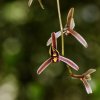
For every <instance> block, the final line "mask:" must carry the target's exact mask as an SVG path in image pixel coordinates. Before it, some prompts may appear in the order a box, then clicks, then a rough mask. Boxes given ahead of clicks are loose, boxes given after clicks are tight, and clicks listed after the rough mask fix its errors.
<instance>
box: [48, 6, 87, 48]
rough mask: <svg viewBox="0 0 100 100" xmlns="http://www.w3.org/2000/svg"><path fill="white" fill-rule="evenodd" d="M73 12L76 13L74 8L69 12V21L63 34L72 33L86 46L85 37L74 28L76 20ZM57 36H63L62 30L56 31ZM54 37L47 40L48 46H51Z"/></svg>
mask: <svg viewBox="0 0 100 100" xmlns="http://www.w3.org/2000/svg"><path fill="white" fill-rule="evenodd" d="M73 14H74V8H71V9H70V10H69V12H68V15H67V22H66V25H65V28H64V29H63V34H65V35H69V34H71V35H72V36H74V37H75V38H76V39H77V40H78V41H79V42H80V43H81V44H82V45H83V46H84V47H85V48H87V47H88V44H87V42H86V41H85V39H84V38H83V37H82V36H81V35H80V34H79V33H77V32H76V31H75V30H74V27H75V22H74V18H73ZM55 36H56V38H58V37H60V36H61V31H58V32H56V33H55ZM51 41H52V39H51V38H50V39H49V40H48V41H47V46H49V45H50V44H51Z"/></svg>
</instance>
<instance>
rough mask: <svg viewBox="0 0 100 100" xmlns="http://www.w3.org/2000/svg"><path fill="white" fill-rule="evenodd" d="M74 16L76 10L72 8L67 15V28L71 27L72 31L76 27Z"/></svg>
mask: <svg viewBox="0 0 100 100" xmlns="http://www.w3.org/2000/svg"><path fill="white" fill-rule="evenodd" d="M73 14H74V8H71V9H70V10H69V12H68V15H67V27H69V28H70V29H73V28H74V27H75V23H74V19H73Z"/></svg>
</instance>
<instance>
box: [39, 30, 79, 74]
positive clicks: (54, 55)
mask: <svg viewBox="0 0 100 100" xmlns="http://www.w3.org/2000/svg"><path fill="white" fill-rule="evenodd" d="M51 37H52V44H51V48H50V51H49V52H50V58H49V59H47V60H46V61H45V62H44V63H43V64H42V65H41V66H40V67H39V68H38V70H37V74H41V73H42V72H43V71H44V70H45V68H47V67H48V66H49V64H51V63H56V62H60V61H62V62H64V63H66V64H68V65H69V66H70V67H72V68H73V69H75V70H78V69H79V67H78V66H77V65H76V64H75V63H74V62H73V61H72V60H70V59H68V58H65V57H63V56H61V55H60V54H59V52H58V51H57V40H56V37H55V32H53V33H52V34H51Z"/></svg>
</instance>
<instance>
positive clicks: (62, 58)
mask: <svg viewBox="0 0 100 100" xmlns="http://www.w3.org/2000/svg"><path fill="white" fill-rule="evenodd" d="M59 61H62V62H65V63H66V64H68V65H69V66H70V67H72V68H73V69H75V70H79V67H78V66H77V65H76V64H75V63H74V62H73V61H72V60H70V59H68V58H65V57H63V56H59Z"/></svg>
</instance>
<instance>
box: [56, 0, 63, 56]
mask: <svg viewBox="0 0 100 100" xmlns="http://www.w3.org/2000/svg"><path fill="white" fill-rule="evenodd" d="M57 9H58V16H59V24H60V31H61V44H62V55H64V36H63V26H62V20H61V13H60V4H59V0H57Z"/></svg>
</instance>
